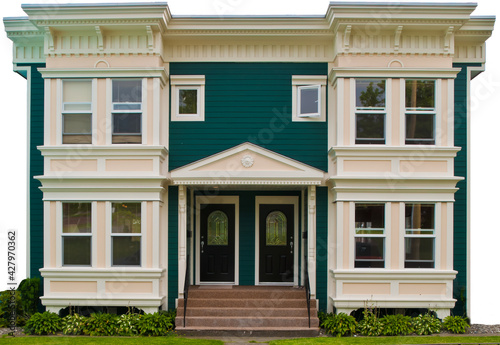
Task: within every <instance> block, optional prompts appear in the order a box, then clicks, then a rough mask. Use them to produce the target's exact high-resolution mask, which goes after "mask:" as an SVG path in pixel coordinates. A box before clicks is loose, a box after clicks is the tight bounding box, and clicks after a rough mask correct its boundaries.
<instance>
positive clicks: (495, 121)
mask: <svg viewBox="0 0 500 345" xmlns="http://www.w3.org/2000/svg"><path fill="white" fill-rule="evenodd" d="M23 2H24V1H20V0H5V1H1V2H0V17H18V16H26V14H25V13H24V12H23V11H22V9H21V3H23ZM27 2H28V3H37V4H43V3H58V2H61V3H78V2H127V1H123V0H122V1H113V0H104V1H92V0H80V1H74V0H73V1H72V0H65V1H57V0H55V1H50V0H49V1H40V0H31V1H29V0H28V1H27ZM134 2H141V1H140V0H134ZM402 2H406V1H402ZM328 3H329V1H327V0H302V1H291V0H287V1H284V0H170V1H168V4H169V7H170V10H171V12H172V14H173V15H203V14H204V15H241V14H261V15H262V14H264V15H290V14H292V15H308V14H309V15H311V14H313V15H324V14H325V13H326V9H327V7H328ZM497 13H500V1H498V0H479V1H478V7H477V9H476V11H475V12H474V15H489V16H491V15H495V14H497ZM499 37H500V32H497V31H494V32H493V36H492V37H491V38H490V39H489V40H488V41H487V64H486V72H484V73H482V74H481V75H480V76H478V77H477V78H475V79H474V80H473V81H472V88H471V95H472V99H471V101H472V102H471V104H472V124H471V128H472V157H471V169H472V174H471V175H472V176H471V180H470V186H471V187H472V192H471V193H472V199H471V200H472V216H471V222H472V227H471V229H472V254H471V257H472V273H471V274H472V291H471V292H472V296H471V298H472V299H471V301H472V302H471V303H472V308H471V309H472V310H471V317H472V322H473V323H485V324H500V312H499V311H500V298H499V293H498V291H500V274H499V272H500V267H499V266H500V259H499V252H500V226H499V224H500V221H498V220H496V216H495V215H499V214H500V208H497V207H498V206H500V204H499V205H497V204H496V201H495V200H496V196H498V195H499V192H500V188H499V184H497V183H496V177H498V174H499V173H500V165H499V164H498V163H497V162H498V160H499V159H498V156H499V154H498V152H496V150H495V143H496V142H495V138H497V139H499V137H500V130H499V128H500V114H499V105H498V104H495V100H499V101H500V65H499V62H500V39H499ZM0 91H1V92H0V124H1V127H0V162H1V163H0V290H3V289H5V288H6V283H7V278H8V277H7V268H6V267H7V255H6V254H7V253H6V252H7V231H8V230H9V229H15V230H16V234H17V247H18V250H17V281H18V282H20V281H21V280H22V279H23V278H24V277H25V276H26V264H25V261H26V260H25V257H26V240H25V239H26V235H25V232H26V193H27V192H26V185H27V177H26V176H27V171H26V159H27V158H26V157H27V156H26V152H27V145H26V142H27V141H26V134H27V127H26V123H27V122H26V113H27V112H26V81H25V80H24V79H23V78H22V77H20V76H19V75H17V74H16V73H14V72H13V71H12V42H11V41H10V40H9V39H7V37H6V34H5V32H4V30H3V28H2V29H0ZM497 169H498V170H497Z"/></svg>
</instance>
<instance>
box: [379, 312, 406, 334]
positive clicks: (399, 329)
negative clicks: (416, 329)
mask: <svg viewBox="0 0 500 345" xmlns="http://www.w3.org/2000/svg"><path fill="white" fill-rule="evenodd" d="M380 321H381V323H382V335H391V336H392V335H408V334H410V333H413V327H412V322H411V317H409V316H404V315H400V314H398V315H386V316H384V317H383V318H381V319H380Z"/></svg>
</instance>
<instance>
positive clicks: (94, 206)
mask: <svg viewBox="0 0 500 345" xmlns="http://www.w3.org/2000/svg"><path fill="white" fill-rule="evenodd" d="M91 217H92V228H91V230H90V235H91V236H92V240H91V255H92V257H91V262H90V263H91V267H97V232H98V231H103V230H104V229H98V228H97V201H92V202H91Z"/></svg>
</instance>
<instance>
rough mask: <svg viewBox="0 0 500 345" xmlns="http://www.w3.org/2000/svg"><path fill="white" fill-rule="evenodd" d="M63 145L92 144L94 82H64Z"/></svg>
mask: <svg viewBox="0 0 500 345" xmlns="http://www.w3.org/2000/svg"><path fill="white" fill-rule="evenodd" d="M62 85H63V92H62V100H63V103H62V127H63V132H62V143H63V144H92V81H91V80H63V83H62Z"/></svg>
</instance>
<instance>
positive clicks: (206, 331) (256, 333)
mask: <svg viewBox="0 0 500 345" xmlns="http://www.w3.org/2000/svg"><path fill="white" fill-rule="evenodd" d="M176 333H177V334H179V335H187V336H192V337H250V336H252V337H284V338H285V337H286V338H308V337H317V336H318V335H319V328H317V327H316V328H313V327H311V328H309V327H307V328H306V327H283V328H280V329H276V328H273V327H243V328H242V327H240V328H234V327H218V328H212V327H180V326H177V327H176Z"/></svg>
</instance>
